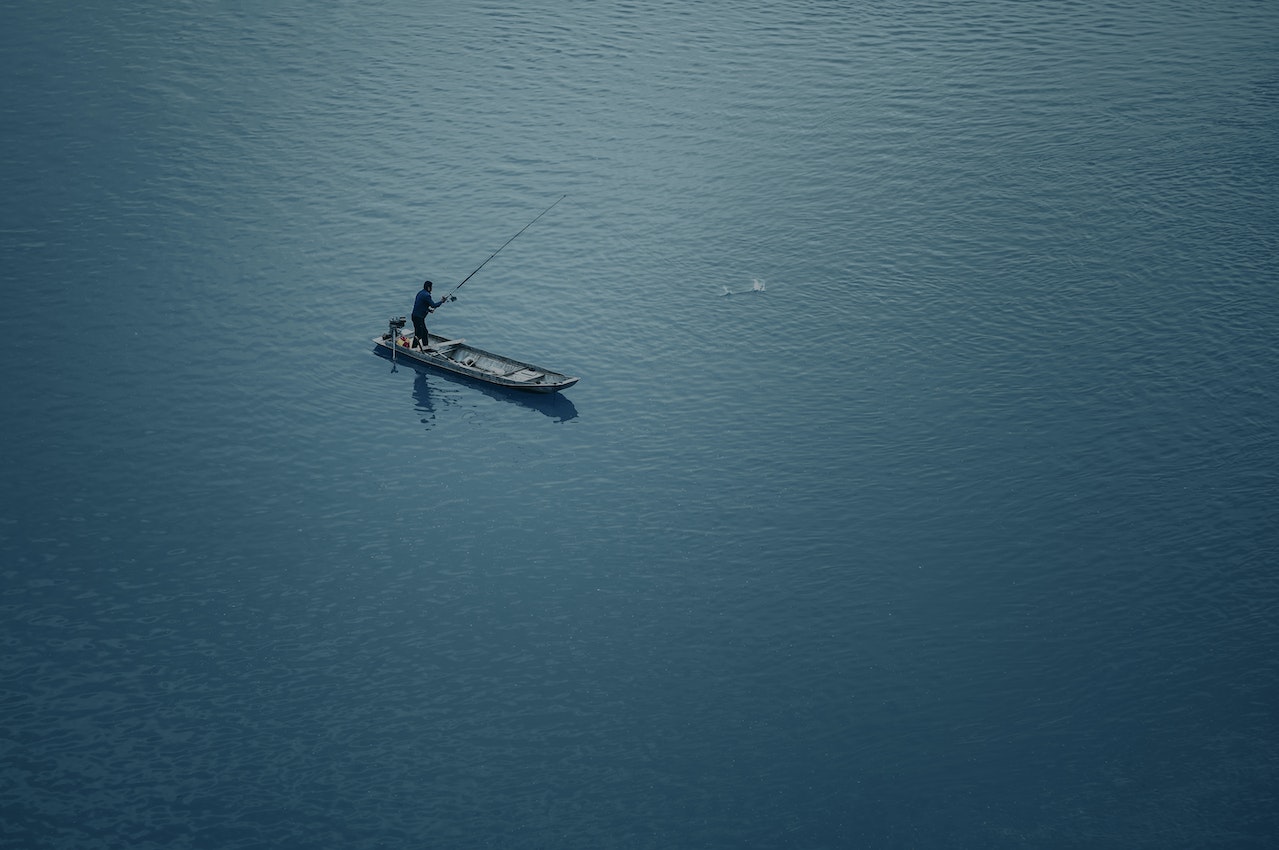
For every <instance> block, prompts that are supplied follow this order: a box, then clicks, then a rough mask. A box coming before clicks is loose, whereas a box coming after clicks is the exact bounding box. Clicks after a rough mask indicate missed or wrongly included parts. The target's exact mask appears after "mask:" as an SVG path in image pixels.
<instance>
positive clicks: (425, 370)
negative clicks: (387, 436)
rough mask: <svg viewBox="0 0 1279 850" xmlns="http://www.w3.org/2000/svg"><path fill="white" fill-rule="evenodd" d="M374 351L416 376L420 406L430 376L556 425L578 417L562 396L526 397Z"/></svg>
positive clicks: (502, 388) (410, 360)
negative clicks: (476, 391) (542, 417)
mask: <svg viewBox="0 0 1279 850" xmlns="http://www.w3.org/2000/svg"><path fill="white" fill-rule="evenodd" d="M373 351H374V353H375V354H377V356H378V357H381V358H382V359H383V360H386V361H387V362H393V363H394V365H395V366H396V367H399V366H404V367H406V368H410V369H412V370H413V371H414V372H416V373H417V377H416V378H415V379H414V382H413V383H414V397H415V398H417V399H418V403H419V405H421V404H422V397H423V396H426V397H427V398H428V399H429V389H428V387H429V384H427V385H426V386H423V385H422V384H423V383H425V379H426V376H427V375H430V377H431V378H433V379H435V378H438V379H439V380H441V381H448V382H449V383H452V384H458V385H460V386H465V387H469V388H471V389H476V390H479V391H480V392H482V393H484V394H485V395H486V396H489V397H490V398H495V399H497V400H498V401H506V402H510V403H511V404H515V405H518V406H520V407H527V408H529V409H531V410H536V411H537V412H538V413H541V414H543V415H545V416H549V417H551V418H552V419H554V420H555V421H556V422H567V421H569V420H570V419H573V418H576V416H577V408H576V407H575V406H574V405H573V402H572V401H570V400H569V399H568V398H567V397H566V396H565V395H563V394H562V393H529V392H524V391H523V390H517V389H508V388H506V387H499V386H495V385H493V384H489V383H485V382H484V381H480V380H477V379H475V378H468V377H467V376H466V375H458V374H456V373H454V372H445V371H443V370H441V369H432V368H431V367H429V366H427V365H425V364H423V363H419V362H418V361H416V360H414V359H412V358H411V357H396V358H395V359H394V361H392V358H391V352H390V351H388V350H387V349H385V348H383V347H382V346H380V345H375V346H373ZM427 406H428V407H433V405H430V402H429V401H428V402H427Z"/></svg>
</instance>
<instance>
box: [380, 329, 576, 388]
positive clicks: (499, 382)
mask: <svg viewBox="0 0 1279 850" xmlns="http://www.w3.org/2000/svg"><path fill="white" fill-rule="evenodd" d="M404 325H405V319H404V317H403V316H400V317H399V318H396V319H391V321H390V326H389V328H388V329H387V332H386V333H384V334H382V335H381V336H378V337H374V338H373V343H374V344H375V345H376V346H377V347H378V348H379V349H381V350H382V351H384V352H388V353H389V354H390V356H391V357H393V358H394V357H404V358H406V359H408V360H413V361H415V362H417V363H425V364H426V365H427V366H434V367H435V368H436V369H441V370H443V371H445V372H452V373H453V374H455V375H464V376H466V377H468V378H474V379H475V380H477V381H483V382H484V383H486V384H493V385H495V386H499V387H509V388H510V389H513V390H523V391H524V392H532V393H557V392H559V391H560V390H565V389H568V388H569V387H571V386H573V385H574V384H576V383H577V382H578V379H577V378H573V377H570V376H568V375H565V374H563V373H561V372H555V371H552V370H551V369H546V368H543V367H541V366H534V365H533V364H532V363H525V362H523V361H522V360H514V359H512V358H510V357H503V356H502V355H501V354H494V353H493V352H491V351H485V350H484V349H482V348H476V347H475V346H473V345H467V344H466V340H464V339H449V338H448V337H443V336H439V335H438V334H433V333H428V334H427V348H426V349H425V350H422V349H417V348H413V347H412V345H413V337H412V336H406V335H405V334H404V333H403V331H404Z"/></svg>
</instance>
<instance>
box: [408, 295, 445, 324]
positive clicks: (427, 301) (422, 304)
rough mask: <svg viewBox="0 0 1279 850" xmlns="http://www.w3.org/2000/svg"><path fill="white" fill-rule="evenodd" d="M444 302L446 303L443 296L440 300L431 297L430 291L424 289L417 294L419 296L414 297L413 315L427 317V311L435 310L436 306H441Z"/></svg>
mask: <svg viewBox="0 0 1279 850" xmlns="http://www.w3.org/2000/svg"><path fill="white" fill-rule="evenodd" d="M443 303H444V299H443V298H441V299H440V300H439V301H436V300H435V299H434V298H432V297H431V293H430V292H428V291H427V290H425V289H423V290H422V291H421V292H419V293H418V294H417V297H416V298H414V299H413V315H414V316H422V317H423V318H425V317H426V314H427V313H429V312H431V311H432V310H434V309H435V308H436V307H438V306H440V305H441V304H443Z"/></svg>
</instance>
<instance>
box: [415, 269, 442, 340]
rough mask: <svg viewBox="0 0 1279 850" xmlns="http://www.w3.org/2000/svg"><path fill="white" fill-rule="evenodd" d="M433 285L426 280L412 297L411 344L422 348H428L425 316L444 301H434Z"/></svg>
mask: <svg viewBox="0 0 1279 850" xmlns="http://www.w3.org/2000/svg"><path fill="white" fill-rule="evenodd" d="M434 285H435V284H433V283H431V282H430V281H429V280H428V281H427V282H426V283H424V284H422V291H421V292H419V293H418V294H417V297H416V298H414V299H413V346H414V347H415V348H420V349H423V350H425V349H427V348H430V344H429V343H428V342H427V341H426V340H427V336H426V316H427V314H428V313H430V312H431V311H432V310H434V309H435V308H436V307H439V306H440V305H441V304H443V303H444V299H443V298H441V299H440V300H439V301H436V300H435V299H434V298H432V297H431V287H432V286H434Z"/></svg>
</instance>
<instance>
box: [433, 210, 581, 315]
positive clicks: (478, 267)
mask: <svg viewBox="0 0 1279 850" xmlns="http://www.w3.org/2000/svg"><path fill="white" fill-rule="evenodd" d="M567 197H568V195H560V196H559V199H558V200H556V201H555V204H558V203H559V202H560V201H562V200H564V199H565V198H567ZM555 204H551V206H550V207H547V208H546V209H544V210H542V211H541V212H540V213H538V214H537V218H534V219H533V221H530V222H529V223H528V224H526V225H524V226H523V227H521V228H520V233H523V232H524V231H526V230H528V229H529V228H530V227H532V226H533V224H534V223H535V222H536V221H537V219H539V218H541V217H542V216H544V215H546V214H547V213H548V212H550V211H551V207H554V206H555ZM520 233H517V234H515V236H512V237H511V238H510V239H507V240H506V241H505V242H503V243H502V248H505V247H506V246H507V245H510V244H511V243H512V242H514V241H515V237H516V236H519V235H520ZM502 248H498V249H497V250H496V251H494V252H493V253H492V254H490V255H489V260H491V259H493V258H494V257H496V256H497V255H498V254H500V253H502ZM489 260H485V261H484V262H482V263H480V264H479V265H478V266H476V267H475V271H473V272H471V273H470V274H468V275H467V276H466V277H464V278H463V279H462V283H459V284H458V285H457V286H455V287H453V291H452V292H450V293H449V294H448V295H446V296H444V297H445V299H446V300H450V301H456V300H457V299H456V298H454V297H453V293H454V292H457V291H458V290H459V289H461V288H462V284H464V283H466V282H467V281H468V280H470V279H471V278H473V277H475V273H476V272H478V271H479V270H480V269H482V268H484V267H485V266H486V265H488V261H489Z"/></svg>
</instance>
